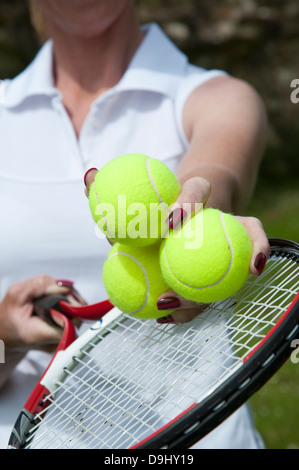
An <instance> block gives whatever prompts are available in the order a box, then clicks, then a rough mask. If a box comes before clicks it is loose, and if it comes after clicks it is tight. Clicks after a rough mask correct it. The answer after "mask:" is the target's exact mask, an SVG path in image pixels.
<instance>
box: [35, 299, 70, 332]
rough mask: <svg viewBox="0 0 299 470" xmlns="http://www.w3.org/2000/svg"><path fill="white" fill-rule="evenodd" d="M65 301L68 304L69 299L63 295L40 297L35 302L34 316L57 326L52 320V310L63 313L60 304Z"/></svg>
mask: <svg viewBox="0 0 299 470" xmlns="http://www.w3.org/2000/svg"><path fill="white" fill-rule="evenodd" d="M61 300H63V301H64V302H68V300H67V298H66V297H64V296H63V295H58V294H50V295H44V296H42V297H39V298H38V299H35V300H34V314H35V315H37V316H39V317H40V318H41V319H42V320H44V321H45V322H47V323H49V324H50V325H55V326H57V323H55V321H54V320H53V319H52V317H51V314H50V310H51V309H54V310H58V312H61V311H62V310H61V307H60V305H59V302H60V301H61Z"/></svg>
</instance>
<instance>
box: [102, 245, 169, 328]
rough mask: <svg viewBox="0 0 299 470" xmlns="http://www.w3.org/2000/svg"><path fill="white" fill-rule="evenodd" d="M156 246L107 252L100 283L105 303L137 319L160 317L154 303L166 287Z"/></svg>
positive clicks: (114, 247) (119, 248)
mask: <svg viewBox="0 0 299 470" xmlns="http://www.w3.org/2000/svg"><path fill="white" fill-rule="evenodd" d="M159 246H160V245H159V244H158V243H157V244H155V245H151V246H148V247H143V248H138V247H131V246H128V245H123V244H121V243H115V244H114V245H113V247H112V249H111V250H110V252H109V254H108V258H107V259H106V261H105V263H104V267H103V280H104V285H105V288H106V291H107V294H108V296H109V299H110V300H111V302H112V304H113V305H114V306H116V307H118V308H119V309H120V310H121V311H122V312H124V313H128V314H131V315H133V316H135V317H137V318H141V319H150V318H159V317H162V316H163V313H162V314H161V312H160V311H159V310H158V308H157V300H158V297H159V296H160V295H161V294H163V292H166V291H167V290H169V287H168V286H167V284H166V282H165V280H164V278H163V276H162V272H161V268H160V264H159ZM167 313H170V312H169V311H167Z"/></svg>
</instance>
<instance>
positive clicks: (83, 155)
mask: <svg viewBox="0 0 299 470" xmlns="http://www.w3.org/2000/svg"><path fill="white" fill-rule="evenodd" d="M81 157H82V160H83V162H88V155H87V153H86V152H81Z"/></svg>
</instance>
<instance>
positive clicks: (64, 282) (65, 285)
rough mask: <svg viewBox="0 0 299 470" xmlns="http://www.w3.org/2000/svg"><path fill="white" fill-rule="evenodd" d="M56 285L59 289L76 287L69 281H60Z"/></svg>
mask: <svg viewBox="0 0 299 470" xmlns="http://www.w3.org/2000/svg"><path fill="white" fill-rule="evenodd" d="M56 284H57V285H58V286H59V287H73V285H74V283H73V281H67V280H66V279H58V280H57V281H56Z"/></svg>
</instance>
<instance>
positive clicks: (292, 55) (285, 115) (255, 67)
mask: <svg viewBox="0 0 299 470" xmlns="http://www.w3.org/2000/svg"><path fill="white" fill-rule="evenodd" d="M138 9H139V14H140V19H141V21H142V22H150V21H156V22H158V23H159V24H160V25H161V26H162V27H163V29H164V30H165V31H166V33H167V34H168V35H169V37H170V38H171V39H173V41H174V42H175V43H176V44H177V45H178V46H179V47H180V48H181V49H182V50H183V51H184V52H186V54H187V55H188V56H189V57H190V60H191V61H192V62H193V63H195V64H198V65H200V66H203V67H206V68H220V69H224V70H226V71H228V72H229V73H230V74H232V75H234V76H237V77H239V78H242V79H245V80H247V81H248V82H249V83H251V84H252V85H253V86H254V87H255V88H256V89H257V90H258V92H259V93H260V94H261V96H262V98H263V100H264V102H265V104H266V107H267V110H268V115H269V120H270V135H269V146H268V154H267V156H266V159H265V164H264V167H263V174H264V175H265V176H268V177H271V178H273V179H276V178H278V179H280V180H281V179H282V178H287V177H288V176H291V175H294V174H296V172H298V170H299V158H298V157H299V119H298V116H299V103H298V104H296V103H293V102H292V101H291V98H290V97H291V93H292V91H293V90H294V89H293V88H291V82H292V81H293V80H294V79H296V78H297V79H299V2H298V0H272V1H270V0H261V1H257V0H176V1H174V0H139V1H138ZM38 48H39V43H38V40H37V38H36V36H35V33H34V31H33V29H32V27H31V24H30V18H29V14H28V10H27V1H26V0H1V3H0V78H5V77H13V76H14V75H16V74H17V73H19V72H20V71H21V70H22V69H23V68H24V67H25V66H26V65H27V64H28V63H29V61H30V60H31V59H32V57H33V56H34V55H35V53H36V51H37V50H38ZM298 97H299V93H298Z"/></svg>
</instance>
